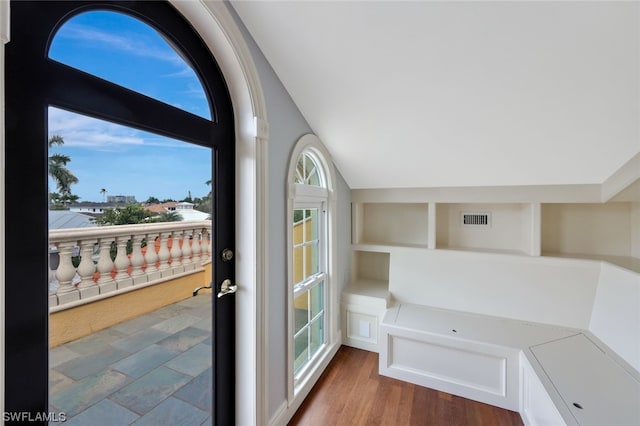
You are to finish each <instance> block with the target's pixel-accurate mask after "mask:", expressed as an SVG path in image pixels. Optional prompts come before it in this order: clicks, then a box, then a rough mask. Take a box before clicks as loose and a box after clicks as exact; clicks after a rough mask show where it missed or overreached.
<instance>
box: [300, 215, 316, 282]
mask: <svg viewBox="0 0 640 426" xmlns="http://www.w3.org/2000/svg"><path fill="white" fill-rule="evenodd" d="M318 236H319V223H318V209H317V208H314V209H295V210H294V214H293V281H294V283H299V282H302V281H304V280H306V279H307V278H309V277H310V276H312V275H314V274H316V273H318V272H319V270H320V240H319V238H318Z"/></svg>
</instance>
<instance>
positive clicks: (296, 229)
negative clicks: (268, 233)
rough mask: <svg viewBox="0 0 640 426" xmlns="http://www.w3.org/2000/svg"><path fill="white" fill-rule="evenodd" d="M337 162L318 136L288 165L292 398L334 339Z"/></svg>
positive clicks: (302, 145)
mask: <svg viewBox="0 0 640 426" xmlns="http://www.w3.org/2000/svg"><path fill="white" fill-rule="evenodd" d="M333 182H334V178H333V165H332V163H331V160H330V157H329V153H328V152H327V151H326V149H325V148H324V147H323V146H322V144H321V143H320V141H319V139H318V138H317V137H316V136H314V135H305V136H303V137H302V138H301V139H300V140H299V141H298V143H297V145H296V147H295V149H294V151H293V153H292V157H291V162H290V166H289V220H288V233H289V239H288V241H289V263H288V264H289V286H288V289H289V291H288V293H289V297H288V299H289V303H288V306H289V337H288V341H289V354H290V362H289V388H290V391H289V397H290V400H291V399H292V398H295V396H296V395H297V394H298V393H299V391H300V390H301V389H302V388H303V387H304V386H305V384H307V382H308V378H309V377H310V376H311V375H312V374H313V373H314V372H315V371H316V370H317V368H318V367H319V365H320V364H321V362H322V360H323V359H324V358H325V357H326V355H327V354H328V353H329V348H330V347H331V343H333V342H334V339H335V337H336V336H335V335H336V333H335V331H333V330H334V328H335V318H334V316H335V315H337V309H336V308H335V307H334V304H335V303H334V302H333V297H334V293H335V292H334V291H332V278H333V274H332V271H331V269H332V266H333V264H334V261H333V260H332V254H333V252H334V250H333V247H332V245H333V241H334V238H333V237H332V233H333V214H332V210H333V207H334V197H333V194H334V191H333Z"/></svg>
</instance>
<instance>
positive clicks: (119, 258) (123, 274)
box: [113, 235, 133, 288]
mask: <svg viewBox="0 0 640 426" xmlns="http://www.w3.org/2000/svg"><path fill="white" fill-rule="evenodd" d="M129 239H130V237H129V236H128V235H127V236H119V237H116V248H117V251H116V258H115V259H114V261H113V265H114V266H115V267H116V276H115V277H114V278H115V280H116V282H117V285H118V288H123V287H131V286H132V285H133V280H132V279H131V278H130V277H129V272H128V271H127V269H129V256H127V242H128V241H129Z"/></svg>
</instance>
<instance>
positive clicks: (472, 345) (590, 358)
mask: <svg viewBox="0 0 640 426" xmlns="http://www.w3.org/2000/svg"><path fill="white" fill-rule="evenodd" d="M380 337H381V338H380V346H379V353H380V366H379V367H380V374H382V375H386V376H389V377H394V378H397V379H400V380H405V381H408V382H411V383H415V384H419V385H422V386H426V387H430V388H433V389H438V390H441V391H444V392H449V393H452V394H456V395H460V396H463V397H466V398H470V399H474V400H477V401H481V402H485V403H488V404H491V405H495V406H499V407H502V408H506V409H509V410H513V411H519V412H520V413H521V414H522V417H523V420H524V421H525V423H526V424H562V423H564V424H571V425H572V424H611V425H616V424H618V425H621V426H626V425H627V424H628V425H638V424H640V408H639V407H640V403H639V401H640V379H639V376H638V372H637V371H636V370H634V369H633V368H632V367H630V366H629V364H628V363H626V362H624V361H623V360H622V359H620V358H619V357H617V356H615V353H611V351H610V350H609V349H608V348H607V347H606V345H604V344H603V343H601V342H600V341H598V340H597V339H596V338H595V337H594V336H592V335H591V334H590V333H589V332H588V331H584V330H579V329H572V328H567V327H560V326H553V325H546V324H539V323H532V322H526V321H520V320H513V319H506V318H500V317H492V316H487V315H480V314H472V313H466V312H459V311H452V310H447V309H441V308H434V307H428V306H423V305H414V304H408V303H402V304H399V305H397V306H395V307H393V308H391V309H388V310H387V311H386V313H385V315H384V317H383V320H382V322H381V325H380ZM574 402H575V403H576V404H577V406H576V405H574ZM579 407H582V408H579ZM603 418H608V419H610V420H611V421H609V422H605V423H603V422H602V419H603Z"/></svg>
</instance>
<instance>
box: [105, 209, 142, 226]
mask: <svg viewBox="0 0 640 426" xmlns="http://www.w3.org/2000/svg"><path fill="white" fill-rule="evenodd" d="M150 220H151V212H150V211H149V210H147V209H145V208H144V207H142V205H140V204H127V205H126V206H124V207H116V208H113V209H107V210H105V212H104V214H103V215H102V216H101V217H97V218H95V219H94V221H95V223H96V224H98V225H100V226H103V225H129V224H135V223H147V222H149V221H150Z"/></svg>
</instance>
